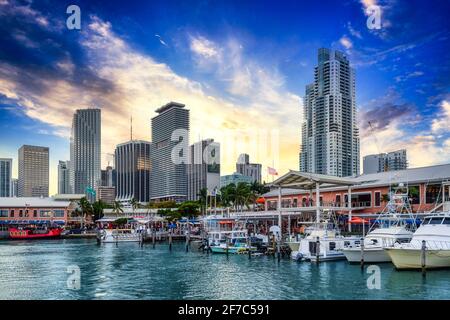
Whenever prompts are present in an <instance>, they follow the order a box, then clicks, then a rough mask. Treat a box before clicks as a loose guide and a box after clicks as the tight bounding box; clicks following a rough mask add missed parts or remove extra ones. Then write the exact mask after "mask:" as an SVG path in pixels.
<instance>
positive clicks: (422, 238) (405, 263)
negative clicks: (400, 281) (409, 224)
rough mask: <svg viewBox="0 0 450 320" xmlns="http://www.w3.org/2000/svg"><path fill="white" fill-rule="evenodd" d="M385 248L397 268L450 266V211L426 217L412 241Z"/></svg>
mask: <svg viewBox="0 0 450 320" xmlns="http://www.w3.org/2000/svg"><path fill="white" fill-rule="evenodd" d="M423 245H425V250H423V248H422V247H423ZM385 250H386V252H387V254H388V255H389V257H390V258H391V260H392V263H393V264H394V265H395V268H397V269H420V268H422V267H423V266H424V267H425V268H426V269H433V268H450V212H447V213H441V214H435V215H432V216H428V217H426V218H425V219H424V221H423V223H422V224H421V225H420V227H419V228H418V229H417V231H416V232H415V233H414V235H413V237H412V240H411V242H410V243H403V244H397V245H394V247H390V248H385Z"/></svg>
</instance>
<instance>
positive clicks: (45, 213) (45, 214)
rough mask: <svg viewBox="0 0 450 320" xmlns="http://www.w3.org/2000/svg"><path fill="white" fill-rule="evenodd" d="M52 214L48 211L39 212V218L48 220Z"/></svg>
mask: <svg viewBox="0 0 450 320" xmlns="http://www.w3.org/2000/svg"><path fill="white" fill-rule="evenodd" d="M51 214H52V212H51V211H50V210H39V216H40V217H41V218H49V217H51Z"/></svg>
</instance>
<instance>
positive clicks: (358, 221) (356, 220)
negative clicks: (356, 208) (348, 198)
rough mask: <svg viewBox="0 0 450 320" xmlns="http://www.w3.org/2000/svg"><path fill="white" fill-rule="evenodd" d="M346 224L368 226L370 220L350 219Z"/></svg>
mask: <svg viewBox="0 0 450 320" xmlns="http://www.w3.org/2000/svg"><path fill="white" fill-rule="evenodd" d="M348 222H349V223H354V224H363V223H365V224H368V223H370V220H366V219H363V218H360V217H352V219H351V220H349V221H348Z"/></svg>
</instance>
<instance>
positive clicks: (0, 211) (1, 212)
mask: <svg viewBox="0 0 450 320" xmlns="http://www.w3.org/2000/svg"><path fill="white" fill-rule="evenodd" d="M0 217H2V218H8V210H7V209H0Z"/></svg>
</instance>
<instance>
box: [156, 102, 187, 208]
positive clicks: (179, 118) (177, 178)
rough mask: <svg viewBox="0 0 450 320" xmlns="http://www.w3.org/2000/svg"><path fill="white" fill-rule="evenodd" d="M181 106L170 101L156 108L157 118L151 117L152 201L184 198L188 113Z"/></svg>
mask: <svg viewBox="0 0 450 320" xmlns="http://www.w3.org/2000/svg"><path fill="white" fill-rule="evenodd" d="M184 107H185V106H184V104H181V103H176V102H170V103H168V104H166V105H164V106H162V107H161V108H159V109H157V110H156V112H157V113H158V115H157V116H155V117H154V118H152V140H153V141H152V177H151V199H152V200H153V201H163V200H175V201H177V202H181V201H185V200H186V198H187V174H186V165H187V159H188V155H187V153H188V151H187V150H188V149H189V110H187V109H185V108H184ZM172 154H173V157H172Z"/></svg>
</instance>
